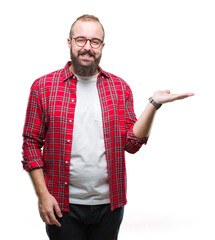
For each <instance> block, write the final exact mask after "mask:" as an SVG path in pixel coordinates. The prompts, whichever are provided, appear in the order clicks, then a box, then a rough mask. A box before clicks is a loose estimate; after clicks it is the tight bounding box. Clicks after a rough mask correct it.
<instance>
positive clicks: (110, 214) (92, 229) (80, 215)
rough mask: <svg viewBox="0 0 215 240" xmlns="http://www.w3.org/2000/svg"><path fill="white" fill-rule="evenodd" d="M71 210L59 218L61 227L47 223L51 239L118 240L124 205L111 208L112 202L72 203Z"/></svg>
mask: <svg viewBox="0 0 215 240" xmlns="http://www.w3.org/2000/svg"><path fill="white" fill-rule="evenodd" d="M69 207H70V211H69V212H63V213H62V214H63V217H62V218H60V219H59V218H58V220H59V221H60V223H61V227H57V226H56V225H46V230H47V234H48V236H49V238H50V240H117V235H118V232H119V227H120V224H121V222H122V218H123V213H124V207H121V208H116V209H114V210H113V211H111V210H110V204H103V205H93V206H91V205H77V204H70V205H69Z"/></svg>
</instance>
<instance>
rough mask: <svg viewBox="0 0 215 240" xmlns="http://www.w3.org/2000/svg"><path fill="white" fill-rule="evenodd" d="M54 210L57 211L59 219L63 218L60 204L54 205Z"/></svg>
mask: <svg viewBox="0 0 215 240" xmlns="http://www.w3.org/2000/svg"><path fill="white" fill-rule="evenodd" d="M54 210H55V212H56V214H57V215H58V217H60V218H61V217H63V215H62V212H61V210H60V207H59V205H58V203H56V204H55V205H54Z"/></svg>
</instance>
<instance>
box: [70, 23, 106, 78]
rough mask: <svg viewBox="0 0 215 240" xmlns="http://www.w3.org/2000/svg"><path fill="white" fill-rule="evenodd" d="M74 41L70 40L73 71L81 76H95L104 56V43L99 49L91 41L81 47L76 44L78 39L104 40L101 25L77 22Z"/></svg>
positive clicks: (73, 35) (74, 29)
mask: <svg viewBox="0 0 215 240" xmlns="http://www.w3.org/2000/svg"><path fill="white" fill-rule="evenodd" d="M72 37H73V39H68V45H69V48H70V55H71V60H72V66H71V69H72V71H73V72H74V73H75V74H77V75H80V76H93V75H95V74H97V73H98V65H99V62H100V59H101V56H102V49H103V47H104V43H102V44H101V46H99V47H98V48H93V47H92V46H91V44H90V41H87V43H86V44H85V45H84V46H82V47H80V46H78V45H77V44H76V42H75V39H74V38H77V37H84V38H86V39H93V38H96V39H100V40H102V39H103V31H102V27H101V25H100V24H99V23H98V22H96V21H87V22H86V21H77V22H76V24H75V25H74V26H73V31H72Z"/></svg>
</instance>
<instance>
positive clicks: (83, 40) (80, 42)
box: [76, 37, 86, 44]
mask: <svg viewBox="0 0 215 240" xmlns="http://www.w3.org/2000/svg"><path fill="white" fill-rule="evenodd" d="M76 42H77V43H79V44H84V43H85V42H86V39H85V38H81V37H80V38H76Z"/></svg>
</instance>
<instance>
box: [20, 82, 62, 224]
mask: <svg viewBox="0 0 215 240" xmlns="http://www.w3.org/2000/svg"><path fill="white" fill-rule="evenodd" d="M40 99H41V98H40V94H39V90H38V86H37V83H36V82H35V83H34V84H33V85H32V88H31V93H30V96H29V101H28V107H27V113H26V119H25V126H24V131H23V139H24V141H23V161H22V163H23V167H24V169H25V170H26V171H28V172H29V174H30V177H31V179H32V182H33V185H34V187H35V191H36V194H37V196H38V200H39V203H38V204H39V212H40V216H41V218H42V220H43V221H44V222H46V223H47V224H56V225H57V226H60V223H59V222H58V221H57V220H56V218H55V215H54V210H55V212H56V213H57V215H58V216H59V217H61V212H60V208H59V206H58V203H57V201H56V200H55V198H54V197H53V196H52V195H51V194H50V193H49V192H48V189H47V186H46V183H45V179H44V174H43V170H44V169H43V168H44V167H45V166H44V161H43V158H42V154H41V148H42V147H43V144H44V139H45V134H46V126H45V120H44V114H43V108H42V103H41V101H40Z"/></svg>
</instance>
